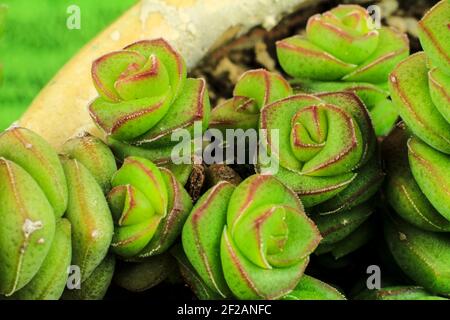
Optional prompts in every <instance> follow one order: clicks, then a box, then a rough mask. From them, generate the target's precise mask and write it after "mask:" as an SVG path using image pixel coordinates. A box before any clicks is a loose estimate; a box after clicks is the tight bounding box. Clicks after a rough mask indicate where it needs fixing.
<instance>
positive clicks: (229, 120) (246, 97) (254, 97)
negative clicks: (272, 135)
mask: <svg viewBox="0 0 450 320" xmlns="http://www.w3.org/2000/svg"><path fill="white" fill-rule="evenodd" d="M290 95H292V88H291V86H290V85H289V83H288V82H287V81H286V80H285V79H284V78H283V77H282V76H281V75H279V74H277V73H273V72H269V71H267V70H264V69H257V70H250V71H247V72H245V73H244V74H242V76H241V77H240V78H239V80H238V82H237V83H236V86H235V87H234V91H233V98H231V99H228V100H226V101H225V102H223V103H221V104H220V105H218V106H217V107H215V108H214V109H212V112H211V121H210V127H212V128H218V129H221V130H226V129H243V130H246V129H257V128H258V119H259V113H260V110H261V108H262V107H264V106H265V105H266V104H269V103H271V102H274V101H276V100H279V99H282V98H286V97H288V96H290Z"/></svg>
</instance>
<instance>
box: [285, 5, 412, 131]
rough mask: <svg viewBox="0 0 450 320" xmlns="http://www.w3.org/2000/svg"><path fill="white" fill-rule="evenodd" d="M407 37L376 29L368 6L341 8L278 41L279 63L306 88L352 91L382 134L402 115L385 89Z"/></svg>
mask: <svg viewBox="0 0 450 320" xmlns="http://www.w3.org/2000/svg"><path fill="white" fill-rule="evenodd" d="M408 54H409V43H408V39H407V37H406V35H405V34H401V33H399V32H397V31H395V30H393V29H391V28H388V27H381V28H376V25H375V23H374V22H373V20H372V17H370V16H369V13H368V12H367V10H366V9H365V8H362V7H360V6H358V5H340V6H338V7H336V8H334V9H332V10H330V11H327V12H325V13H322V14H317V15H314V16H312V17H311V18H310V19H309V20H308V23H307V26H306V36H293V37H290V38H287V39H284V40H281V41H279V42H277V55H278V60H279V62H280V64H281V66H282V68H283V70H284V71H285V72H286V73H287V74H289V75H290V76H292V77H294V78H296V79H299V80H298V81H296V83H297V85H299V87H300V90H303V91H305V92H308V91H312V92H323V91H336V90H349V91H354V92H356V93H357V94H358V95H359V96H360V98H361V99H363V100H364V102H365V103H366V105H367V107H368V108H369V110H370V111H371V113H372V116H373V121H374V127H375V130H376V133H377V134H378V135H383V134H386V133H388V131H389V129H390V128H391V127H392V126H393V125H394V123H395V121H396V118H397V114H396V113H395V109H393V108H392V105H391V104H390V102H389V100H387V99H386V98H387V96H388V95H389V93H388V92H387V91H386V90H385V89H386V84H387V80H388V75H389V72H390V71H391V70H392V69H393V67H394V66H395V65H396V64H397V63H398V62H399V61H401V60H402V59H403V58H405V57H407V56H408Z"/></svg>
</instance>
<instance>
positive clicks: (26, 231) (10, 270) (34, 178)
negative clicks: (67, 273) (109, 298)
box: [0, 128, 70, 296]
mask: <svg viewBox="0 0 450 320" xmlns="http://www.w3.org/2000/svg"><path fill="white" fill-rule="evenodd" d="M0 203H1V206H0V260H1V261H2V263H1V264H0V294H3V295H6V296H9V295H12V294H13V293H15V292H17V291H18V290H20V289H23V288H24V287H26V286H27V285H28V284H29V283H31V282H33V284H31V285H32V286H34V284H36V283H37V282H39V281H38V280H37V281H33V278H35V276H39V275H43V276H44V277H46V276H47V275H48V274H47V271H46V270H44V271H42V272H41V268H46V267H47V266H50V267H53V266H54V265H53V264H54V263H55V262H57V260H58V259H61V262H62V261H66V260H65V259H64V255H68V256H69V257H70V251H66V252H63V253H62V254H61V255H59V256H58V257H57V259H56V261H55V257H54V255H53V250H56V249H55V246H58V245H59V243H60V242H61V243H63V242H65V241H69V243H70V237H68V238H67V237H64V235H65V232H69V233H70V228H69V229H68V230H67V229H66V228H65V223H61V224H59V223H57V220H59V219H60V218H61V216H62V215H63V214H64V212H65V210H66V207H67V203H68V191H67V184H66V178H65V176H64V171H63V168H62V166H61V163H60V162H59V159H58V156H57V154H56V152H55V151H54V150H53V149H52V148H51V147H50V146H49V145H48V144H47V143H46V142H45V141H44V140H43V139H42V138H41V137H39V136H38V135H36V134H35V133H33V132H31V131H29V130H27V129H23V128H11V129H8V130H7V131H5V132H3V133H1V134H0ZM57 225H58V226H59V227H58V229H60V228H61V229H62V230H59V231H57V232H56V233H57V235H56V237H57V239H56V241H53V240H54V239H55V228H57ZM60 232H61V233H60ZM53 243H54V244H53ZM61 245H63V244H61ZM47 258H48V259H47ZM49 272H51V271H49ZM59 284H60V283H59ZM62 289H64V286H62ZM62 289H61V288H56V289H55V290H56V291H58V290H61V292H62ZM24 290H26V289H24ZM36 290H37V289H36ZM22 292H24V291H22ZM36 294H39V293H38V292H37V291H36ZM42 294H46V293H42ZM49 294H50V293H49Z"/></svg>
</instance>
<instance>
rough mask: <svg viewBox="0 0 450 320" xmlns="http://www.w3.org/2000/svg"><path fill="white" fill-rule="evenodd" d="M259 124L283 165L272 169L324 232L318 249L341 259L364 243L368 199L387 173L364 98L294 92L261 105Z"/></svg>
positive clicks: (367, 230) (367, 229) (266, 142)
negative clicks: (292, 191) (380, 160)
mask: <svg viewBox="0 0 450 320" xmlns="http://www.w3.org/2000/svg"><path fill="white" fill-rule="evenodd" d="M259 126H260V128H261V129H263V132H264V134H263V137H262V139H263V144H264V145H265V146H266V149H267V151H268V153H269V155H270V156H271V158H272V159H275V160H276V161H277V162H278V164H279V166H278V170H276V171H275V172H273V174H274V175H275V176H276V177H278V178H279V179H280V181H283V183H285V184H286V185H287V186H288V187H290V188H291V189H292V190H294V191H295V192H296V193H297V195H298V196H299V197H300V199H301V200H302V202H303V204H304V206H305V207H306V208H307V210H308V211H309V213H311V214H313V219H314V220H315V222H316V223H317V225H318V227H319V229H320V230H321V232H322V235H323V236H324V240H323V241H322V242H321V246H320V248H319V249H318V251H317V252H318V253H324V252H332V253H333V255H334V256H335V257H336V258H338V257H341V256H343V255H346V254H347V253H349V252H352V251H354V250H355V249H357V248H359V247H360V246H361V245H362V244H364V243H365V242H366V241H367V240H368V236H369V235H370V224H369V225H368V224H367V223H365V222H367V221H368V220H367V219H368V218H369V216H370V215H371V213H372V211H373V206H371V205H370V203H369V202H368V201H369V200H370V199H371V198H372V196H373V195H374V194H375V193H376V191H377V190H378V188H379V186H380V184H381V182H382V180H383V177H384V174H383V172H382V171H381V168H380V163H379V161H378V157H377V154H376V138H375V134H374V131H373V127H372V124H371V122H370V117H369V114H368V111H367V109H366V108H365V106H364V104H363V103H362V101H361V100H360V99H359V98H358V97H357V96H356V95H355V94H354V93H351V92H336V93H324V94H319V95H316V96H313V95H306V94H299V95H294V96H291V97H288V98H286V99H282V100H279V101H276V102H274V103H272V104H269V105H266V106H265V107H263V109H262V110H261V117H260V125H259ZM261 168H264V162H263V161H262V160H260V161H259V169H261Z"/></svg>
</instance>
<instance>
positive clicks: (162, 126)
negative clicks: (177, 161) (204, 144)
mask: <svg viewBox="0 0 450 320" xmlns="http://www.w3.org/2000/svg"><path fill="white" fill-rule="evenodd" d="M92 79H93V82H94V85H95V88H96V89H97V91H98V93H99V97H98V98H97V99H95V100H94V101H93V102H92V103H91V105H90V106H89V112H90V115H91V117H92V119H93V120H94V122H95V123H96V124H97V125H98V126H99V127H100V128H101V129H102V130H103V131H104V132H105V134H106V135H107V136H108V138H109V143H110V145H111V146H112V148H113V149H114V151H115V152H116V154H117V155H118V156H119V157H121V158H124V157H126V156H127V155H133V154H136V153H137V152H142V150H137V149H136V148H137V147H140V149H145V155H146V157H147V158H149V159H151V160H152V161H158V162H159V163H164V162H169V161H170V153H171V149H172V147H173V145H174V144H175V143H176V142H172V141H171V134H172V132H174V131H175V130H177V129H180V128H183V129H188V130H192V129H193V126H194V122H196V121H199V122H201V123H202V127H203V129H206V127H207V126H208V120H209V112H210V104H209V97H208V92H207V89H206V84H205V81H204V80H203V79H191V78H187V71H186V64H185V61H184V60H183V58H182V57H181V56H180V55H179V54H178V52H176V51H175V50H174V49H173V48H172V47H171V46H170V45H169V44H168V43H167V42H166V41H165V40H163V39H155V40H144V41H140V42H137V43H134V44H131V45H129V46H127V47H125V48H124V49H123V50H120V51H115V52H111V53H108V54H106V55H104V56H102V57H100V58H98V59H97V60H95V61H94V62H93V64H92Z"/></svg>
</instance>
